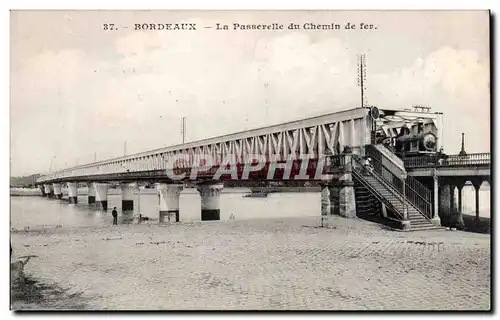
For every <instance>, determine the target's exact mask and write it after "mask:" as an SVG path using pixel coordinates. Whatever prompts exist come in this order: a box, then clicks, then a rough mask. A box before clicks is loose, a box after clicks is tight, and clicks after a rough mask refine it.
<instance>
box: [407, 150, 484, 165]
mask: <svg viewBox="0 0 500 320" xmlns="http://www.w3.org/2000/svg"><path fill="white" fill-rule="evenodd" d="M404 164H405V167H406V168H434V167H460V166H484V165H488V166H489V165H491V154H490V153H487V152H483V153H470V154H466V155H459V154H455V155H439V154H437V155H427V156H421V157H411V158H405V159H404Z"/></svg>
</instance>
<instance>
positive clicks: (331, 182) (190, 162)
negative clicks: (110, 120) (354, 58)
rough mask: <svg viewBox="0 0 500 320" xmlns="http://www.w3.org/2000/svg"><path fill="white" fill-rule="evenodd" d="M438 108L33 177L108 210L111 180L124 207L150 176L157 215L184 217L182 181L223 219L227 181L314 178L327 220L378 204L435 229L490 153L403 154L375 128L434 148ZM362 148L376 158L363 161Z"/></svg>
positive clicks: (284, 129) (350, 113) (245, 135)
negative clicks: (418, 137)
mask: <svg viewBox="0 0 500 320" xmlns="http://www.w3.org/2000/svg"><path fill="white" fill-rule="evenodd" d="M442 116H443V115H442V114H440V113H431V112H417V111H409V110H390V109H378V108H355V109H349V110H345V111H341V112H336V113H330V114H326V115H322V116H318V117H313V118H308V119H302V120H297V121H293V122H288V123H283V124H280V125H274V126H269V127H264V128H258V129H254V130H249V131H244V132H239V133H235V134H229V135H225V136H221V137H216V138H209V139H205V140H200V141H195V142H189V143H184V144H180V145H175V146H171V147H165V148H160V149H155V150H150V151H146V152H141V153H137V154H133V155H128V156H124V157H119V158H114V159H108V160H104V161H99V162H93V163H88V164H84V165H80V166H76V167H72V168H67V169H64V170H60V171H57V172H52V173H50V174H47V175H44V176H41V177H40V178H39V179H38V180H37V185H38V186H39V187H40V188H41V190H42V195H43V196H46V197H51V198H59V199H61V198H62V186H63V185H64V184H66V185H67V187H68V201H69V202H70V203H76V202H77V201H78V200H77V191H78V190H77V189H78V185H82V184H86V185H87V186H88V190H89V191H88V204H89V205H96V206H98V207H100V208H102V209H103V210H107V193H108V189H109V186H110V185H113V184H116V185H119V186H120V188H121V190H122V210H133V200H132V199H133V197H132V196H133V192H134V189H135V188H137V185H138V184H143V183H145V184H154V185H155V186H156V189H157V190H158V193H159V221H160V223H161V222H163V221H164V219H165V218H166V217H167V216H168V217H169V218H170V216H175V220H176V221H177V222H178V221H180V220H181V214H180V213H179V195H180V192H181V191H182V189H183V187H184V185H185V184H186V183H190V184H195V185H196V188H197V190H198V191H199V193H200V196H201V220H220V210H219V197H220V192H221V190H222V189H223V187H224V182H228V181H231V182H232V183H234V182H238V183H241V184H242V185H244V184H245V183H250V182H255V181H284V182H285V183H286V181H294V182H295V183H296V182H310V181H314V182H317V183H319V184H320V185H321V186H322V188H321V190H322V191H321V207H322V211H321V214H322V218H323V220H324V221H325V223H328V221H329V217H331V215H333V214H338V215H341V216H344V217H346V218H354V217H356V216H359V217H363V216H364V215H373V214H379V213H380V214H381V216H383V217H384V218H386V219H389V220H395V221H397V222H398V223H399V225H400V226H401V228H403V229H412V230H415V229H423V228H433V227H434V226H435V225H440V224H443V225H450V224H453V223H454V222H453V221H455V220H457V219H454V218H452V217H455V216H456V215H457V214H460V213H459V212H456V210H455V209H454V208H455V207H454V206H453V203H454V202H453V201H454V199H453V197H452V196H450V190H451V186H461V184H460V185H459V184H457V183H458V182H456V178H457V177H463V179H465V177H467V179H469V178H470V180H471V181H479V180H481V179H486V180H489V176H490V168H489V167H490V158H489V154H482V155H472V154H471V155H467V156H463V155H462V156H460V157H459V158H457V157H458V155H457V156H449V157H448V161H447V162H446V163H437V162H435V161H434V162H432V161H429V159H428V157H427V156H417V157H412V158H411V159H410V158H405V160H404V161H403V160H402V159H400V158H399V157H397V156H396V155H395V154H394V153H393V152H392V151H391V150H390V149H389V148H387V146H385V145H384V144H381V143H379V141H377V140H376V137H377V136H380V135H384V136H386V137H395V136H398V135H400V134H401V132H402V130H403V128H405V130H408V131H409V132H413V133H417V132H418V131H419V130H424V131H425V132H431V133H433V134H434V135H435V136H436V137H438V139H437V145H436V148H440V147H441V141H442V139H441V135H442ZM364 156H370V158H371V159H373V160H372V161H373V162H372V167H371V169H370V170H368V169H367V167H366V166H365V164H364V162H363V161H364V160H363V159H364V158H363V157H364ZM429 177H431V178H432V181H433V183H432V184H429V183H428V179H429ZM436 177H437V178H436ZM446 177H450V179H452V178H453V179H454V180H453V182H451V180H450V182H448V180H447V179H448V178H446ZM439 179H442V182H441V183H439ZM463 179H462V180H463ZM436 181H437V182H436ZM446 190H447V191H446Z"/></svg>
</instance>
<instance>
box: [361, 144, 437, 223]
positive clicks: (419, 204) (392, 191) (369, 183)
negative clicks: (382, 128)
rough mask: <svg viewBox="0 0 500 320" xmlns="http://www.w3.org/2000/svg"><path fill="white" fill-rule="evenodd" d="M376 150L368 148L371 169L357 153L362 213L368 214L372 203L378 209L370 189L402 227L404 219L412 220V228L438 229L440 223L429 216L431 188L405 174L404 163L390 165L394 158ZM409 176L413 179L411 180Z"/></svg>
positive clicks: (389, 216)
mask: <svg viewBox="0 0 500 320" xmlns="http://www.w3.org/2000/svg"><path fill="white" fill-rule="evenodd" d="M376 152H377V150H376V149H375V148H373V149H371V150H370V149H369V148H367V153H370V154H369V155H370V157H371V158H372V165H373V170H371V171H369V170H366V169H365V168H364V166H363V162H362V159H361V158H359V157H358V156H353V166H352V168H353V170H352V172H353V180H354V184H355V189H356V198H358V195H359V196H360V199H357V200H359V201H360V202H362V205H361V207H360V209H359V210H358V214H360V215H363V214H366V213H367V211H368V210H369V208H368V207H370V206H371V207H373V209H376V208H375V206H374V205H373V202H371V201H369V199H368V197H367V193H366V192H367V191H368V192H369V193H370V194H371V196H372V197H374V198H376V199H377V200H378V201H379V202H380V203H382V204H384V205H385V207H386V209H387V213H388V214H387V219H390V220H396V221H399V222H401V227H403V224H402V222H403V221H405V220H406V221H408V220H409V221H410V229H409V230H412V231H414V230H427V229H438V228H439V227H436V226H435V225H434V224H432V222H431V221H430V219H429V217H430V216H431V202H430V200H429V198H428V195H430V191H429V190H428V189H426V188H425V187H424V186H422V185H421V184H419V183H418V181H416V180H415V181H413V180H414V179H413V178H412V177H404V178H402V177H401V175H402V171H401V167H397V166H396V165H394V166H392V167H391V166H388V165H386V164H387V163H391V162H392V160H391V159H389V158H388V157H385V156H384V155H383V154H382V153H378V154H376ZM381 157H383V161H380V158H381ZM391 169H392V170H391ZM403 170H404V168H403ZM404 173H405V172H404ZM411 179H413V180H411ZM408 180H410V181H409V182H408ZM416 190H418V192H417V191H416ZM361 198H363V199H361ZM361 200H363V201H361ZM357 202H358V201H357ZM360 204H361V203H360ZM405 206H406V211H407V216H406V217H405V210H404V209H405Z"/></svg>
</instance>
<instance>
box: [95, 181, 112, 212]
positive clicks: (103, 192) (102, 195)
mask: <svg viewBox="0 0 500 320" xmlns="http://www.w3.org/2000/svg"><path fill="white" fill-rule="evenodd" d="M94 187H95V191H96V205H97V207H98V208H99V209H101V210H103V211H108V188H109V184H108V183H97V182H95V183H94Z"/></svg>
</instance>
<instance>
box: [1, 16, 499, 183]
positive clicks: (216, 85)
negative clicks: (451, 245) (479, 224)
mask: <svg viewBox="0 0 500 320" xmlns="http://www.w3.org/2000/svg"><path fill="white" fill-rule="evenodd" d="M136 23H138V24H143V23H148V24H149V23H161V24H167V23H196V26H197V30H184V31H174V30H171V31H158V30H146V31H145V30H134V25H135V24H136ZM217 23H219V24H221V25H223V24H227V25H228V26H229V29H230V30H227V31H226V30H216V24H217ZM233 23H240V24H261V23H264V24H272V23H278V24H283V25H284V30H266V31H261V30H232V27H233V25H232V24H233ZM290 23H295V24H298V25H300V26H301V28H300V29H299V30H289V29H287V26H288V25H289V24H290ZM305 23H314V24H331V23H335V24H338V25H340V26H341V29H340V30H304V29H303V28H302V27H303V25H304V24H305ZM347 23H350V24H351V25H353V24H354V25H356V27H357V28H356V29H348V30H346V29H345V28H344V26H345V25H346V24H347ZM360 23H365V24H372V25H373V26H374V28H373V29H367V30H360V29H359V24H360ZM10 24H11V30H10V58H11V59H10V60H11V65H10V68H11V79H10V80H11V81H10V126H11V154H10V161H11V175H12V176H18V175H28V174H34V173H45V172H48V171H49V170H51V169H52V170H58V169H63V168H67V167H71V166H75V165H76V164H83V163H88V162H92V161H93V160H94V158H95V159H97V160H104V159H109V158H114V157H119V156H123V154H124V151H125V150H124V149H125V148H126V152H127V154H131V153H135V152H140V151H145V150H148V149H154V148H159V147H163V146H169V145H174V144H178V143H180V142H181V141H182V135H181V118H182V117H186V127H187V128H186V129H187V130H186V140H187V141H195V140H200V139H204V138H208V137H215V136H219V135H223V134H228V133H232V132H238V131H242V130H246V129H251V128H256V127H261V126H265V125H273V124H279V123H282V122H287V121H291V120H296V119H302V118H307V117H311V116H316V115H320V114H326V113H331V112H335V111H340V110H345V109H351V108H355V107H358V106H359V105H360V94H359V87H358V86H357V56H358V55H359V54H361V53H364V54H365V56H366V63H367V80H366V102H367V104H368V105H376V106H378V107H380V108H396V109H404V108H411V106H412V105H427V106H430V107H431V111H434V112H443V113H444V128H443V144H444V151H445V152H447V153H458V151H459V150H460V142H461V133H462V132H464V133H465V147H466V151H467V152H489V151H490V89H489V87H490V82H489V79H490V64H489V59H490V57H489V52H490V49H489V16H488V12H487V11H11V22H10ZM103 24H114V29H115V30H103V29H104V28H103ZM205 27H211V28H205ZM375 27H376V29H375Z"/></svg>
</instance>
